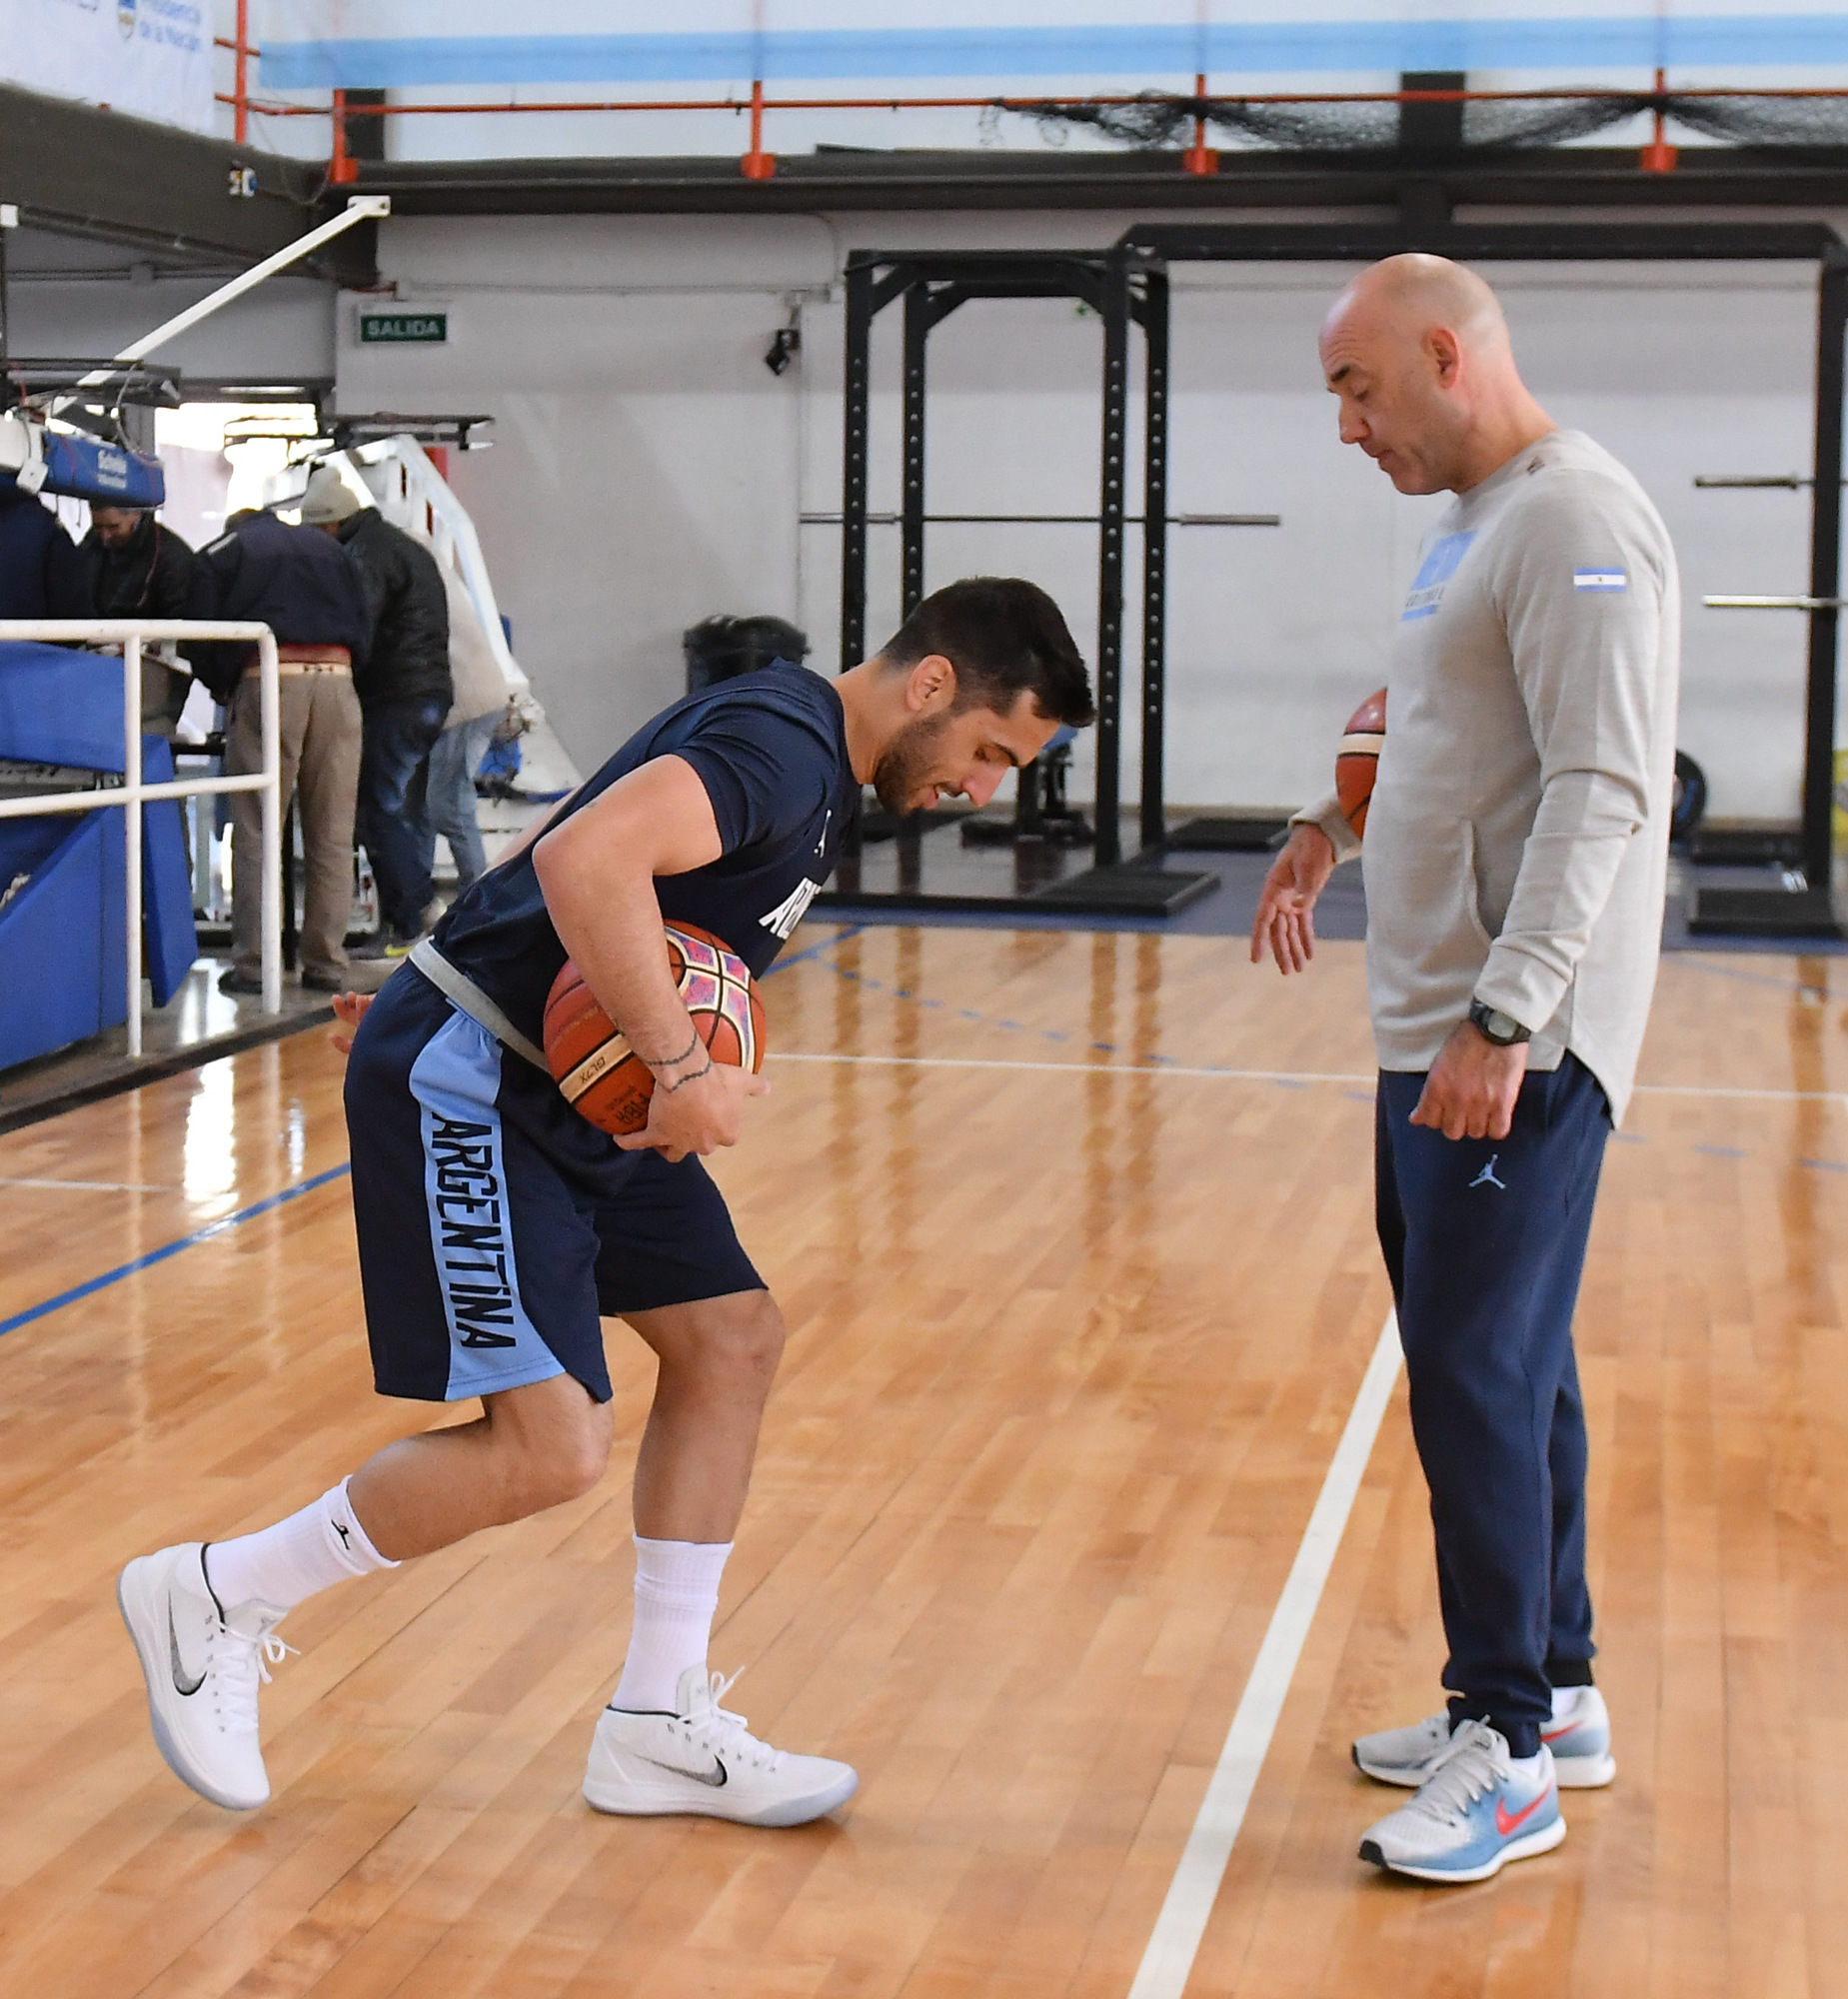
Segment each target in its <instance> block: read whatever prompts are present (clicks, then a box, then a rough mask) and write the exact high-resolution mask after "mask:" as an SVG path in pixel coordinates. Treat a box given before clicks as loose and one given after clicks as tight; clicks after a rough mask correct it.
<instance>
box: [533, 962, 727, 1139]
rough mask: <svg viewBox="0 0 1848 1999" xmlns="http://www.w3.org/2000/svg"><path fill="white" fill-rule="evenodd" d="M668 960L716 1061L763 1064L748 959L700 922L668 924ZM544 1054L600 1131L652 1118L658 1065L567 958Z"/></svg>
mask: <svg viewBox="0 0 1848 1999" xmlns="http://www.w3.org/2000/svg"><path fill="white" fill-rule="evenodd" d="M665 929H666V933H667V939H668V963H669V965H670V966H671V967H672V969H673V973H674V982H675V984H676V985H677V986H678V987H679V988H680V996H681V999H682V1000H683V1001H684V1002H685V1003H686V1007H687V1010H688V1012H689V1013H691V1014H692V1015H693V1024H694V1026H695V1028H696V1029H698V1031H699V1035H700V1038H701V1039H702V1040H703V1041H704V1042H705V1043H706V1045H707V1046H708V1047H709V1048H710V1049H711V1050H712V1056H713V1059H714V1061H722V1062H730V1063H732V1065H733V1066H734V1067H735V1068H748V1069H750V1070H751V1072H752V1073H753V1074H754V1075H755V1074H756V1073H757V1072H758V1070H759V1069H761V1068H762V1067H763V1066H764V1047H765V1026H764V1002H763V1000H760V999H759V998H758V989H757V984H756V982H755V981H754V980H753V979H752V977H751V972H750V969H749V968H748V967H747V966H746V964H745V961H744V960H743V959H742V958H740V957H739V956H738V955H737V953H736V952H734V951H733V950H732V949H731V947H730V946H728V945H727V944H726V943H725V942H724V940H723V939H720V938H716V937H714V936H713V934H712V933H711V932H710V931H703V930H701V929H699V927H698V926H697V925H694V924H668V925H666V926H665ZM545 1035H546V1060H547V1062H548V1063H549V1064H550V1066H551V1069H552V1073H553V1075H554V1077H555V1078H556V1079H557V1081H558V1086H559V1088H560V1089H561V1090H562V1091H563V1092H564V1095H565V1100H566V1102H568V1103H569V1104H571V1105H572V1107H573V1108H574V1109H576V1110H578V1111H579V1112H580V1113H581V1114H582V1115H584V1116H585V1117H588V1118H589V1119H590V1121H591V1122H592V1123H593V1124H595V1125H596V1126H597V1128H598V1129H599V1130H600V1131H608V1132H611V1133H612V1134H614V1135H627V1134H628V1133H630V1132H632V1131H640V1130H641V1129H642V1128H643V1126H644V1125H646V1124H647V1122H648V1104H649V1098H650V1097H651V1096H653V1095H654V1093H655V1074H654V1071H653V1070H652V1069H651V1068H650V1067H649V1066H648V1064H647V1063H646V1062H645V1061H643V1059H642V1057H641V1056H640V1055H638V1054H637V1053H636V1051H635V1049H634V1048H632V1047H631V1046H630V1045H629V1041H628V1037H627V1036H626V1035H625V1034H623V1032H622V1031H621V1030H620V1029H619V1028H618V1027H617V1025H616V1023H615V1021H613V1020H612V1019H611V1018H610V1016H609V1014H608V1013H606V1012H605V1011H604V1009H603V1008H602V1006H600V1005H599V1004H598V1003H597V998H596V996H595V995H594V994H593V993H592V991H591V989H590V988H589V987H588V986H586V985H585V983H584V981H583V979H582V978H581V977H580V976H579V972H578V968H577V967H576V966H575V965H573V964H572V962H571V961H570V960H569V959H567V960H566V961H565V967H564V970H563V971H562V972H561V973H560V974H559V976H558V977H557V979H555V980H554V981H553V982H552V991H551V993H550V994H549V995H548V996H547V999H546V1026H545Z"/></svg>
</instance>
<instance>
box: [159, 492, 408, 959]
mask: <svg viewBox="0 0 1848 1999" xmlns="http://www.w3.org/2000/svg"><path fill="white" fill-rule="evenodd" d="M187 615H188V616H189V617H193V618H225V619H238V620H245V619H251V620H261V621H262V622H263V623H264V624H266V625H268V626H269V628H270V630H271V631H272V632H274V633H275V634H276V640H277V648H278V651H279V653H280V655H281V667H280V674H281V678H280V680H279V682H278V689H279V692H280V694H281V704H280V710H281V725H282V731H281V733H282V802H281V803H282V810H283V811H284V812H287V811H288V809H289V801H290V800H291V798H294V797H297V796H298V795H299V797H300V800H301V819H302V850H303V855H304V858H305V860H306V864H307V869H306V872H307V878H308V880H307V890H306V894H305V897H304V905H303V917H302V940H301V961H302V984H303V985H304V986H305V987H307V989H308V990H309V991H310V992H311V993H340V992H344V991H345V990H346V989H347V988H348V987H350V986H351V985H352V984H353V983H354V981H353V976H352V973H351V971H350V970H349V968H348V964H347V951H346V935H347V918H348V915H349V913H350V912H351V910H352V907H353V814H354V802H355V798H356V796H357V793H358V790H359V774H360V705H359V697H358V695H357V694H356V693H355V692H354V685H353V676H354V670H355V669H356V668H363V667H364V665H365V663H366V658H367V647H368V644H369V641H370V633H371V627H370V622H369V620H368V619H367V616H366V600H365V597H364V595H363V593H362V592H361V590H360V582H359V578H358V577H357V576H356V575H355V574H354V572H353V565H352V564H351V563H350V562H348V561H347V559H346V557H345V556H343V555H342V554H341V552H340V551H339V550H338V549H337V548H335V547H333V546H332V545H331V544H330V543H329V542H328V540H327V539H326V537H325V536H322V535H316V534H311V533H309V531H308V530H307V529H305V528H291V527H289V526H287V525H286V524H285V523H283V522H281V521H278V520H276V519H275V518H274V517H273V516H272V515H269V514H259V513H254V512H248V511H247V512H245V513H242V514H234V515H233V516H232V517H231V521H230V524H229V526H228V530H227V532H226V533H225V534H223V535H221V536H220V537H219V539H218V540H217V541H215V542H213V543H211V544H210V545H209V546H208V547H206V548H204V549H202V550H201V551H200V553H199V557H198V561H197V563H196V565H195V567H194V572H193V591H192V596H191V599H190V601H189V604H188V614H187ZM187 652H188V657H189V659H190V660H191V661H192V667H193V672H194V674H195V675H196V676H197V677H198V678H199V679H200V680H202V681H203V682H204V683H205V684H206V686H207V687H208V688H209V689H210V690H211V691H212V693H213V694H214V695H215V696H216V697H217V699H218V700H220V701H222V702H223V703H224V704H225V706H226V710H227V713H226V717H225V769H226V771H227V773H229V774H231V775H234V776H235V775H241V774H243V773H247V772H252V771H261V770H262V769H263V730H262V716H261V709H260V706H259V680H258V674H257V668H256V659H257V649H256V647H254V646H247V645H232V644H221V643H218V642H214V643H212V644H209V645H206V644H199V643H194V644H192V645H190V646H189V647H188V649H187ZM231 814H232V835H231V869H232V877H231V931H232V940H233V944H232V953H233V956H232V964H231V970H230V971H229V972H227V973H226V974H225V975H224V976H223V977H222V978H221V979H220V980H219V982H218V990H219V991H220V992H221V993H261V992H262V991H263V980H262V977H261V972H262V930H261V918H262V908H263V902H262V896H263V817H262V807H261V805H260V804H259V802H258V799H257V796H256V794H255V793H253V792H234V793H232V795H231Z"/></svg>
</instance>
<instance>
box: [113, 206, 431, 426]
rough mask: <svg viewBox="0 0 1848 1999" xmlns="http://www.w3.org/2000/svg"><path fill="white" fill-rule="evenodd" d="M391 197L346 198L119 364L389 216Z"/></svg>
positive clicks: (141, 356)
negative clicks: (317, 222) (352, 232)
mask: <svg viewBox="0 0 1848 1999" xmlns="http://www.w3.org/2000/svg"><path fill="white" fill-rule="evenodd" d="M391 212H392V198H391V196H390V195H387V194H356V195H351V196H349V197H348V199H347V205H346V207H345V208H344V209H343V210H342V211H341V212H340V214H338V215H336V216H334V217H333V218H332V219H331V220H329V221H327V222H324V223H322V224H321V226H320V228H318V229H311V230H310V231H309V232H308V234H307V235H306V236H298V237H297V238H296V239H295V241H294V242H293V243H285V244H284V245H283V247H282V248H281V249H280V250H278V251H277V252H276V253H275V255H274V256H271V257H266V258H264V260H263V262H262V263H261V264H253V265H252V266H251V267H250V269H249V270H248V271H245V272H242V273H241V274H240V275H239V276H237V277H235V278H233V279H232V280H231V282H230V283H229V284H228V285H220V286H219V288H218V290H217V291H215V292H210V293H208V294H207V295H206V296H205V297H204V298H203V299H201V300H200V301H199V303H198V304H197V305H192V306H188V307H187V308H186V310H185V311H184V312H183V313H175V315H174V316H173V318H172V319H169V320H163V321H162V322H161V324H160V325H159V326H157V327H156V328H155V329H154V331H153V332H152V333H144V334H143V335H142V336H141V338H140V339H139V340H132V341H130V342H129V344H128V345H127V346H126V347H125V348H123V350H122V351H121V353H120V354H118V355H117V356H116V357H115V358H116V363H117V366H120V367H126V366H128V365H129V364H130V363H132V362H136V361H145V360H146V359H147V357H148V356H149V355H150V354H152V353H153V352H154V350H155V349H156V348H157V347H165V346H166V345H167V343H168V342H169V341H170V340H177V339H178V338H179V337H180V335H181V334H183V333H186V332H189V331H190V330H191V329H192V328H193V327H195V326H197V325H198V324H199V322H200V321H201V320H202V319H209V318H210V317H211V316H212V314H213V313H215V312H217V311H218V309H219V308H220V307H221V306H228V305H229V304H230V303H231V302H232V300H233V299H239V298H242V297H243V296H244V294H245V293H246V292H248V291H250V290H252V289H253V288H254V287H255V286H257V285H260V284H262V283H263V281H264V279H265V278H270V277H274V276H275V274H276V273H277V272H278V271H282V270H286V269H287V268H288V267H289V266H290V265H291V264H294V263H298V262H299V261H300V260H301V259H302V258H304V257H306V256H308V255H309V254H310V252H312V251H315V250H319V249H320V247H321V246H322V244H324V243H331V242H332V241H333V240H334V238H335V237H336V236H339V235H340V234H342V233H343V232H344V231H345V230H348V229H351V228H352V227H353V225H354V224H355V223H356V222H373V221H378V220H381V219H382V218H384V217H385V216H388V215H390V214H391ZM114 373H115V369H113V368H99V369H96V370H95V371H94V372H93V373H91V374H88V375H86V376H84V377H83V379H82V380H81V381H80V382H79V383H78V385H77V386H78V387H79V388H80V389H94V388H97V387H98V386H99V385H101V384H102V383H104V382H107V381H108V380H109V378H110V376H111V375H112V374H114Z"/></svg>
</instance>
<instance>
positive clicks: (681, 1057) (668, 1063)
mask: <svg viewBox="0 0 1848 1999" xmlns="http://www.w3.org/2000/svg"><path fill="white" fill-rule="evenodd" d="M699 1047H700V1030H699V1028H698V1027H696V1028H694V1030H693V1039H692V1040H690V1041H689V1042H688V1043H687V1045H686V1046H685V1047H684V1048H682V1049H681V1051H680V1053H679V1054H677V1055H644V1056H643V1057H642V1059H643V1060H644V1061H645V1062H647V1063H648V1065H649V1067H650V1068H673V1067H674V1066H675V1064H676V1063H678V1062H684V1061H686V1060H687V1059H688V1057H689V1056H690V1055H692V1054H694V1053H695V1052H696V1051H697V1050H698V1048H699Z"/></svg>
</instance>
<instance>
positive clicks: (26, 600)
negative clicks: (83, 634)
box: [0, 473, 96, 618]
mask: <svg viewBox="0 0 1848 1999" xmlns="http://www.w3.org/2000/svg"><path fill="white" fill-rule="evenodd" d="M95 616H96V612H95V610H94V608H93V607H92V605H91V602H90V579H89V577H88V576H87V575H86V574H85V573H84V566H83V558H82V557H81V556H80V555H79V554H78V553H77V545H76V543H75V542H73V541H72V540H71V538H70V536H69V535H67V534H66V533H65V532H64V523H63V522H62V521H60V520H59V519H58V517H57V515H56V514H54V513H53V512H52V511H51V509H50V508H49V507H42V506H41V505H40V504H39V501H38V498H37V496H36V495H35V494H31V493H22V492H21V491H20V489H19V487H18V486H17V484H15V482H14V480H13V476H12V474H11V473H0V618H94V617H95Z"/></svg>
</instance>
